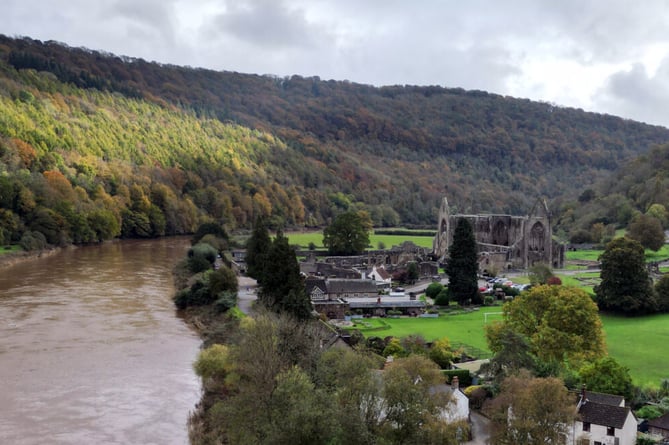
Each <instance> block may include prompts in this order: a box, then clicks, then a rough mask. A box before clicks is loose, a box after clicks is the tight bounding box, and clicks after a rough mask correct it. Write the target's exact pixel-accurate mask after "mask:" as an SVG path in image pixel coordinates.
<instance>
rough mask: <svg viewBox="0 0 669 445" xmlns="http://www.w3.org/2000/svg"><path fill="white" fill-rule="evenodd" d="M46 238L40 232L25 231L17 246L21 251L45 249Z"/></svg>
mask: <svg viewBox="0 0 669 445" xmlns="http://www.w3.org/2000/svg"><path fill="white" fill-rule="evenodd" d="M46 244H47V243H46V237H45V236H44V234H42V232H37V231H32V232H31V231H27V232H25V233H24V234H23V236H22V237H21V241H19V245H20V246H21V248H22V249H23V250H40V249H44V248H45V247H46Z"/></svg>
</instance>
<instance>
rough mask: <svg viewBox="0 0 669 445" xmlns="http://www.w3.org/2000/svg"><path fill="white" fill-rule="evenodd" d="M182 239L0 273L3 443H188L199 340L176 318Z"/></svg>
mask: <svg viewBox="0 0 669 445" xmlns="http://www.w3.org/2000/svg"><path fill="white" fill-rule="evenodd" d="M187 247H188V240H187V239H184V238H176V239H162V240H151V241H128V242H126V241H124V242H117V243H111V244H105V245H102V246H92V247H81V248H77V249H67V250H64V251H61V252H58V253H56V254H54V255H51V256H48V257H43V258H38V259H34V260H29V261H26V262H22V263H19V264H14V265H11V266H6V267H3V268H0V444H68V445H70V444H124V445H125V444H142V445H144V444H156V445H165V444H175V445H183V444H187V443H188V434H187V428H186V421H187V418H188V414H189V412H190V411H192V410H193V409H194V407H195V404H196V403H197V401H198V400H199V397H200V384H199V380H198V378H197V377H196V376H195V374H194V373H193V370H192V363H193V361H194V359H195V357H196V355H197V352H198V348H199V345H200V340H199V338H198V336H197V335H196V334H195V333H194V332H193V331H192V330H190V329H189V328H188V327H187V326H186V324H185V323H184V321H183V320H181V319H180V318H178V317H177V315H176V313H175V310H174V305H173V303H172V300H171V297H172V294H173V291H174V289H173V283H172V276H171V269H172V266H173V265H174V264H175V262H176V261H178V260H179V259H180V258H181V257H182V256H183V255H184V254H185V252H186V249H187Z"/></svg>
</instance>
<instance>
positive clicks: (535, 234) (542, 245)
mask: <svg viewBox="0 0 669 445" xmlns="http://www.w3.org/2000/svg"><path fill="white" fill-rule="evenodd" d="M528 247H529V249H530V251H533V252H543V251H545V250H546V248H547V246H546V227H545V226H544V225H543V224H542V223H541V222H540V221H537V222H535V223H534V225H533V226H532V228H531V229H530V239H529V242H528Z"/></svg>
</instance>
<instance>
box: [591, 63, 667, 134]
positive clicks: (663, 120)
mask: <svg viewBox="0 0 669 445" xmlns="http://www.w3.org/2000/svg"><path fill="white" fill-rule="evenodd" d="M667 103H669V58H665V59H664V61H663V63H662V65H661V66H660V68H659V69H658V71H657V73H656V74H655V75H653V76H650V75H649V74H648V72H647V71H646V70H645V68H644V67H643V66H641V65H640V64H636V65H634V66H633V67H632V68H631V69H630V70H628V71H619V72H617V73H615V74H613V75H611V76H610V77H609V79H608V81H607V83H606V85H605V86H604V88H602V89H601V90H600V91H599V94H598V95H597V99H596V106H597V108H599V109H602V110H608V113H609V114H616V115H620V116H623V117H628V118H634V119H636V120H641V121H643V122H647V123H653V124H659V125H664V126H669V122H668V121H667V113H666V109H667Z"/></svg>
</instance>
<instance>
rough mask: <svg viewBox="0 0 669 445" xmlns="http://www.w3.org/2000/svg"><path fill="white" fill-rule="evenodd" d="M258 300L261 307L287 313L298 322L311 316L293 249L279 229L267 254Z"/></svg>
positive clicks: (309, 305) (309, 304) (309, 303)
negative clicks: (262, 305) (297, 319)
mask: <svg viewBox="0 0 669 445" xmlns="http://www.w3.org/2000/svg"><path fill="white" fill-rule="evenodd" d="M259 297H260V302H261V303H262V304H264V305H265V306H266V307H268V308H269V309H271V310H273V311H275V312H285V313H289V314H291V315H293V316H295V317H296V318H299V319H307V318H309V316H310V315H311V302H310V301H309V298H308V297H307V294H306V290H305V287H304V281H303V280H302V276H301V275H300V266H299V264H298V262H297V256H296V255H295V250H294V249H293V248H292V247H291V246H290V245H289V244H288V238H287V237H286V236H284V234H283V232H282V231H281V230H279V231H277V234H276V237H275V238H274V241H273V242H272V246H271V248H270V250H269V252H268V254H267V263H266V267H265V271H264V274H263V280H262V283H261V287H260V295H259Z"/></svg>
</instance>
